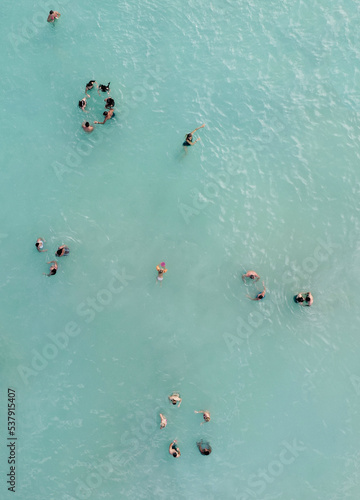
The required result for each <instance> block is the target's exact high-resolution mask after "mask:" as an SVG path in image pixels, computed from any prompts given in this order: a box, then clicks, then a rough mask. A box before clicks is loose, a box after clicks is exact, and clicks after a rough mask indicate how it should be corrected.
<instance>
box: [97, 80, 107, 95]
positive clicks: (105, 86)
mask: <svg viewBox="0 0 360 500" xmlns="http://www.w3.org/2000/svg"><path fill="white" fill-rule="evenodd" d="M100 90H101V92H107V93H109V92H110V82H109V83H108V84H107V85H99V86H98V94H99V95H100V92H99V91H100Z"/></svg>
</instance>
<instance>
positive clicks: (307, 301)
mask: <svg viewBox="0 0 360 500" xmlns="http://www.w3.org/2000/svg"><path fill="white" fill-rule="evenodd" d="M242 279H243V282H244V283H246V279H249V280H252V281H253V282H254V283H256V282H257V281H259V279H260V276H259V275H258V274H257V273H256V272H255V271H247V272H246V273H245V274H243V275H242ZM262 284H263V287H264V289H263V291H262V292H259V293H258V294H257V295H256V297H255V298H254V299H253V298H252V297H250V295H247V297H249V299H251V300H262V299H263V298H264V297H265V293H266V288H265V284H264V282H262ZM294 300H295V302H296V303H297V304H300V305H301V306H309V307H310V306H311V305H312V303H313V302H314V298H313V296H312V295H311V292H300V293H298V294H297V295H295V297H294Z"/></svg>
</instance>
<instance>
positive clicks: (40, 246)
mask: <svg viewBox="0 0 360 500" xmlns="http://www.w3.org/2000/svg"><path fill="white" fill-rule="evenodd" d="M44 243H45V240H44V238H38V239H37V240H36V243H35V246H36V250H37V251H38V252H47V250H43V248H44Z"/></svg>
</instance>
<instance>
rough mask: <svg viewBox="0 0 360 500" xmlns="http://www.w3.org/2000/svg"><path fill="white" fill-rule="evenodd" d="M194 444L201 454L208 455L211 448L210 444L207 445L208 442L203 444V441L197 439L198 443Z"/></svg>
mask: <svg viewBox="0 0 360 500" xmlns="http://www.w3.org/2000/svg"><path fill="white" fill-rule="evenodd" d="M196 446H197V447H198V448H199V451H200V453H201V454H202V455H210V453H211V452H212V449H211V446H210V445H209V443H206V444H205V445H204V446H203V441H202V440H201V441H199V442H198V443H196Z"/></svg>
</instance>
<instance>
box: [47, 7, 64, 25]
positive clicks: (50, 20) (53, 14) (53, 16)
mask: <svg viewBox="0 0 360 500" xmlns="http://www.w3.org/2000/svg"><path fill="white" fill-rule="evenodd" d="M60 16H61V14H60V12H58V11H57V10H55V11H54V10H51V11H50V12H49V15H48V18H47V22H48V23H53V22H54V21H55V20H56V19H58V18H59V17H60Z"/></svg>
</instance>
